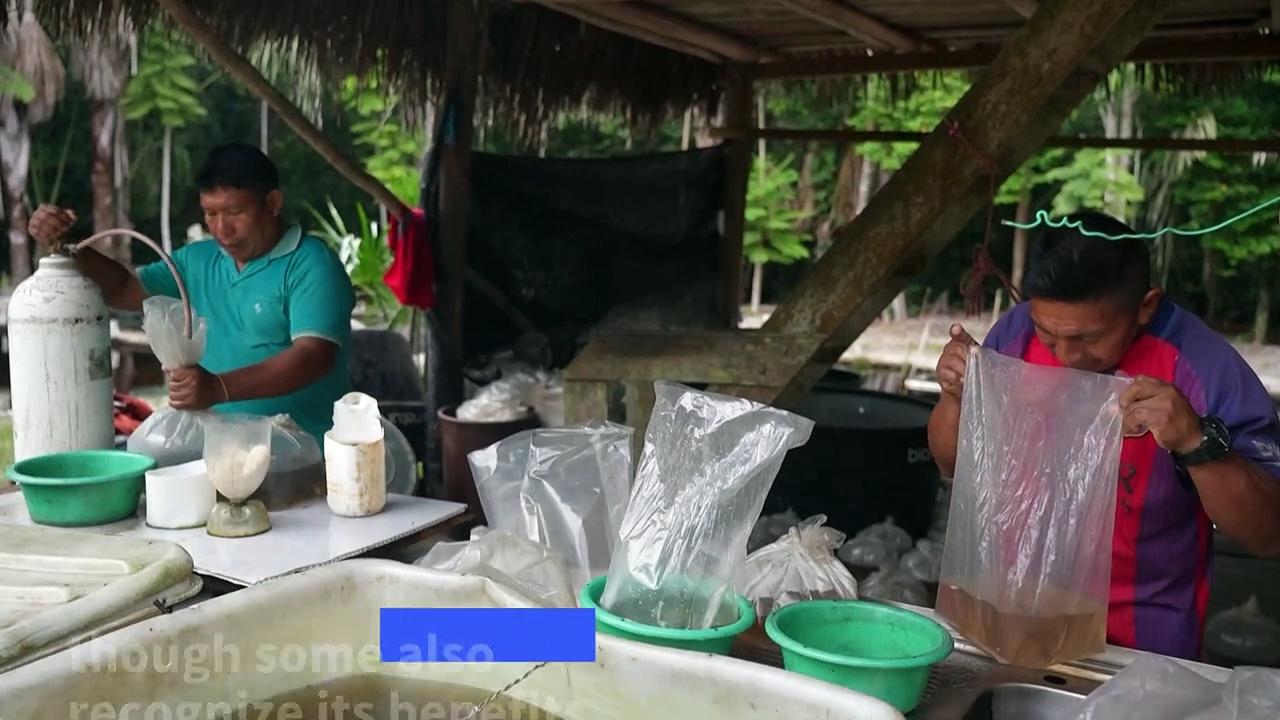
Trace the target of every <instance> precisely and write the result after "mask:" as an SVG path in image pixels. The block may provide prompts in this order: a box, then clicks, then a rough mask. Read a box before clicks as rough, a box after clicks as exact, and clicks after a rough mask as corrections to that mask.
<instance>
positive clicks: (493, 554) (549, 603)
mask: <svg viewBox="0 0 1280 720" xmlns="http://www.w3.org/2000/svg"><path fill="white" fill-rule="evenodd" d="M414 565H417V566H419V567H425V568H431V569H434V570H445V571H448V572H454V573H458V574H460V575H476V576H479V577H484V578H488V579H490V580H492V581H494V582H496V583H499V584H501V585H505V586H506V587H509V588H511V589H512V590H515V591H516V592H519V593H520V594H522V595H524V596H525V597H527V598H529V599H530V600H533V601H534V602H537V603H540V604H541V605H543V606H545V607H576V606H577V601H576V599H575V597H574V594H573V591H572V590H571V589H570V587H569V574H568V572H567V571H566V570H565V568H564V564H563V563H562V562H560V558H559V557H557V556H556V554H555V553H553V552H552V551H551V550H550V549H549V548H547V547H546V546H545V545H541V544H538V543H535V542H531V541H529V540H525V539H524V538H521V537H516V536H515V535H511V534H510V533H504V532H500V531H497V530H490V529H489V528H487V527H478V528H473V529H472V530H471V539H470V540H469V541H467V542H450V543H438V544H436V546H435V547H433V548H431V549H430V550H429V551H427V554H426V555H423V556H422V557H421V558H419V559H418V560H417V561H415V562H414Z"/></svg>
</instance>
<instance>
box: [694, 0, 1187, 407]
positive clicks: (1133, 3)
mask: <svg viewBox="0 0 1280 720" xmlns="http://www.w3.org/2000/svg"><path fill="white" fill-rule="evenodd" d="M1170 4H1171V0H1049V1H1048V2H1045V3H1043V4H1042V5H1041V6H1040V9H1039V11H1038V12H1037V13H1036V14H1035V16H1033V17H1032V18H1031V19H1030V20H1029V21H1028V22H1027V24H1026V26H1025V27H1024V28H1023V29H1022V30H1020V31H1019V32H1018V33H1017V34H1015V35H1014V36H1013V37H1012V38H1010V39H1009V41H1008V42H1007V43H1006V44H1005V46H1004V49H1003V50H1002V51H1001V53H1000V55H999V56H998V57H996V59H995V61H994V62H993V63H992V64H991V66H990V67H989V68H988V69H987V70H986V72H985V73H983V75H982V76H981V77H980V78H979V80H978V81H977V82H976V83H975V84H974V85H973V87H972V88H971V89H970V90H969V91H968V92H967V93H965V96H964V97H963V98H961V100H960V101H959V102H958V103H957V104H956V106H955V107H954V108H953V109H952V110H951V112H950V113H949V114H948V116H947V118H946V120H945V121H944V122H943V123H942V124H940V125H939V127H938V128H936V129H935V130H934V131H933V132H932V133H931V134H930V135H929V137H928V138H927V139H925V140H924V142H923V143H921V145H920V147H919V149H918V150H917V151H916V152H915V153H914V154H913V155H912V156H911V158H909V159H908V160H907V162H906V164H904V165H903V167H902V169H901V170H899V171H898V172H896V173H895V174H894V175H893V177H892V179H891V180H890V181H889V183H888V184H887V185H886V186H885V187H884V188H883V189H881V190H880V192H878V193H876V194H875V195H874V196H873V197H872V198H871V200H870V202H869V203H868V204H867V207H866V209H865V210H864V211H863V212H862V213H860V214H859V215H858V216H857V217H856V218H854V219H853V221H852V222H850V223H849V225H847V226H845V227H843V228H841V229H840V230H839V231H838V232H837V234H836V241H835V243H834V244H833V245H832V247H831V249H830V250H828V251H827V253H826V254H825V255H824V256H823V257H822V258H821V259H820V260H819V261H818V263H817V264H816V265H815V266H814V267H813V269H812V271H811V272H810V273H809V274H808V276H807V277H806V278H805V281H804V282H803V283H802V284H801V285H800V286H799V287H797V288H796V290H795V291H794V292H793V294H792V295H791V297H789V298H788V299H787V301H786V302H784V303H783V304H782V305H780V306H779V307H778V309H777V310H776V311H775V312H774V313H773V315H772V316H771V317H770V319H769V321H768V322H767V323H766V324H765V327H764V329H765V330H766V331H768V332H773V333H783V334H785V333H792V332H796V331H799V330H803V331H805V332H817V333H819V334H821V335H824V336H826V338H827V339H826V341H825V342H822V343H820V344H818V345H817V346H815V347H813V348H812V349H811V352H809V353H803V355H806V357H798V358H796V361H795V365H794V368H793V369H794V375H793V376H792V379H791V380H790V381H789V382H787V383H786V385H785V386H784V387H783V388H782V389H781V390H780V391H778V392H771V391H769V390H767V389H762V388H735V387H727V388H723V387H722V388H716V389H717V390H720V391H722V392H735V393H738V394H740V395H742V396H744V397H748V398H751V399H755V400H759V401H763V402H772V403H777V404H779V405H784V406H791V405H794V404H795V403H796V402H798V401H799V399H801V398H803V397H804V395H805V393H807V392H808V390H809V388H810V387H811V386H812V385H813V383H814V382H816V381H817V379H818V378H820V377H821V376H822V373H823V372H825V371H826V369H827V368H829V367H830V366H831V364H832V363H833V362H834V361H835V360H836V359H838V358H839V357H840V354H841V353H843V352H844V350H845V349H846V348H848V346H849V345H850V343H852V341H853V339H854V338H856V337H857V336H858V335H859V334H861V332H862V331H863V330H864V329H865V328H866V327H867V325H868V324H870V322H871V321H872V320H873V319H874V317H875V316H876V315H877V314H878V313H879V312H880V310H881V309H883V307H884V305H885V304H886V303H888V302H889V301H890V300H891V299H892V298H893V297H894V296H895V295H897V293H898V292H899V291H901V289H902V288H904V287H905V286H906V285H907V284H908V283H909V282H910V279H911V278H912V276H913V275H914V274H915V273H916V272H917V271H918V270H919V269H921V268H923V267H924V266H925V264H926V263H927V262H928V260H929V259H930V258H931V257H933V256H934V255H936V254H937V253H938V252H939V251H940V250H941V249H942V248H943V247H945V245H946V244H947V243H948V242H950V240H951V239H952V238H953V237H954V236H955V234H956V232H957V231H958V230H959V229H960V228H961V227H962V226H963V225H964V224H965V223H966V222H967V221H968V220H969V218H971V217H972V216H973V215H974V213H975V212H977V211H978V210H979V209H980V208H982V207H983V206H984V205H985V204H986V203H988V202H991V199H992V198H991V183H992V178H991V177H990V176H989V172H990V174H994V176H995V178H994V180H995V181H996V182H997V183H998V182H1000V181H1002V180H1003V179H1004V178H1006V177H1007V176H1008V175H1009V174H1010V173H1011V172H1013V171H1014V170H1015V169H1016V168H1017V167H1018V166H1019V165H1021V164H1022V162H1023V161H1024V160H1025V159H1026V158H1027V157H1029V156H1030V155H1031V154H1032V153H1033V152H1035V151H1036V149H1038V148H1039V147H1040V146H1041V145H1042V144H1043V143H1044V141H1045V140H1046V139H1048V137H1049V136H1050V135H1051V134H1052V133H1053V132H1054V131H1055V130H1056V129H1057V128H1058V127H1059V126H1060V125H1061V124H1062V122H1063V121H1064V120H1065V119H1066V118H1067V116H1068V115H1069V114H1070V113H1071V111H1072V109H1074V108H1075V107H1076V106H1077V105H1078V104H1079V103H1080V101H1081V100H1083V99H1084V98H1085V97H1086V96H1087V95H1088V94H1089V93H1090V92H1091V91H1092V90H1093V88H1094V87H1096V85H1097V83H1098V82H1099V80H1101V79H1102V78H1103V77H1105V75H1106V73H1107V72H1108V71H1109V70H1110V69H1111V68H1112V67H1114V66H1115V65H1116V63H1118V62H1120V61H1121V60H1122V59H1123V58H1124V56H1125V55H1126V54H1127V53H1128V52H1129V51H1130V50H1131V49H1132V48H1133V47H1134V45H1135V44H1136V43H1137V42H1138V40H1139V39H1140V38H1142V37H1143V36H1144V35H1145V34H1146V33H1147V32H1148V31H1149V30H1150V29H1151V27H1152V26H1153V25H1154V24H1155V22H1156V20H1157V19H1158V18H1159V17H1160V16H1161V15H1162V14H1163V13H1164V11H1165V10H1166V9H1167V8H1168V7H1169V5H1170ZM987 160H989V161H990V166H988V164H987V162H986V161H987Z"/></svg>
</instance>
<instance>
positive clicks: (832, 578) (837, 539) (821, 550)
mask: <svg viewBox="0 0 1280 720" xmlns="http://www.w3.org/2000/svg"><path fill="white" fill-rule="evenodd" d="M826 522H827V516H826V515H814V516H813V517H811V518H808V519H807V520H805V521H804V522H802V523H800V524H799V525H798V526H793V527H792V528H791V529H790V530H788V531H787V534H786V535H784V536H783V537H782V538H781V539H780V540H778V541H777V542H774V543H773V544H771V545H767V546H765V547H763V548H761V549H759V550H757V551H755V552H753V553H751V555H749V556H748V557H747V562H746V565H745V566H744V567H743V569H742V573H741V579H740V580H739V582H738V592H740V593H742V594H743V595H744V596H746V597H747V599H749V600H751V601H752V603H754V604H755V608H756V618H757V620H758V621H763V620H764V619H765V618H766V617H768V615H769V613H771V612H773V611H774V610H775V609H777V608H780V607H783V606H784V605H790V604H791V603H793V602H799V601H801V600H819V599H826V600H853V599H856V598H857V596H858V582H857V581H856V580H854V579H853V574H852V573H850V572H849V570H848V568H846V567H845V566H844V565H842V564H840V561H839V560H837V559H836V555H835V550H836V548H838V547H840V545H841V544H842V543H843V542H844V533H842V532H840V531H839V530H836V529H835V528H830V527H826V526H825V523H826Z"/></svg>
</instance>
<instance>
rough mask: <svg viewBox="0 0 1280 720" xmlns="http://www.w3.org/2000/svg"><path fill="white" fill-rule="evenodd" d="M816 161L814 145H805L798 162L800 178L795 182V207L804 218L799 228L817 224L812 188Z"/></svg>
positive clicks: (815, 193)
mask: <svg viewBox="0 0 1280 720" xmlns="http://www.w3.org/2000/svg"><path fill="white" fill-rule="evenodd" d="M817 160H818V149H817V146H816V145H815V144H814V143H809V144H807V145H805V148H804V157H803V158H802V159H801V161H800V177H799V178H798V179H797V181H796V205H797V209H798V210H800V212H802V213H804V217H803V218H802V219H801V220H800V227H802V228H812V227H813V226H814V224H815V223H816V222H817V221H816V219H815V218H814V215H815V214H816V211H817V205H818V200H817V192H815V191H814V188H813V165H814V163H815V162H817Z"/></svg>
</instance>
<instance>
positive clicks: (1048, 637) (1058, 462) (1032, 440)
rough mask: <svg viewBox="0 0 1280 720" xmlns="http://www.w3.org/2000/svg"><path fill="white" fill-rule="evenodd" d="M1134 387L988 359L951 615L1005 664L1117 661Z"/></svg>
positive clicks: (973, 363) (977, 368)
mask: <svg viewBox="0 0 1280 720" xmlns="http://www.w3.org/2000/svg"><path fill="white" fill-rule="evenodd" d="M1129 382H1130V381H1128V380H1122V379H1118V378H1114V377H1109V376H1106V375H1099V374H1095V373H1088V372H1081V371H1076V370H1068V369H1063V368H1053V367H1045V366H1037V365H1031V364H1029V363H1025V362H1023V361H1021V360H1017V359H1014V358H1008V357H1004V356H1002V355H1000V354H998V353H996V352H994V351H991V350H987V349H981V348H975V349H974V350H973V352H972V353H971V354H970V356H969V363H968V371H967V372H966V375H965V387H964V396H963V400H962V405H961V413H960V433H959V444H958V448H957V450H958V452H957V455H958V457H957V461H956V473H955V474H956V477H955V483H954V486H953V488H952V499H951V513H950V518H949V520H948V525H947V540H946V546H945V549H944V551H943V558H942V573H941V579H940V584H939V588H938V603H937V607H938V613H939V614H940V615H942V616H943V617H945V618H946V619H947V620H949V621H950V622H951V623H952V625H954V626H955V628H956V629H957V630H958V631H960V632H961V633H962V634H963V635H965V636H966V637H968V638H969V639H970V640H972V641H973V642H974V643H976V644H977V645H978V646H979V647H981V648H982V649H983V650H985V651H987V652H988V653H990V654H991V655H992V656H994V657H996V658H997V659H999V660H1001V661H1003V662H1008V663H1013V664H1017V665H1022V666H1026V667H1047V666H1049V665H1053V664H1056V663H1060V662H1067V661H1071V660H1076V659H1079V658H1082V657H1086V656H1090V655H1095V654H1098V653H1101V652H1103V651H1104V650H1105V649H1106V630H1107V602H1108V591H1109V587H1110V580H1111V533H1112V528H1113V525H1114V521H1115V505H1116V474H1117V469H1118V467H1119V464H1120V447H1121V440H1122V438H1121V432H1122V430H1121V412H1120V404H1119V396H1120V394H1121V393H1122V392H1123V391H1124V388H1125V387H1126V386H1127V385H1128V383H1129Z"/></svg>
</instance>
